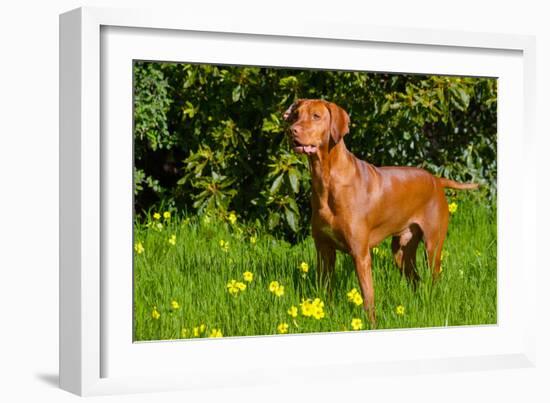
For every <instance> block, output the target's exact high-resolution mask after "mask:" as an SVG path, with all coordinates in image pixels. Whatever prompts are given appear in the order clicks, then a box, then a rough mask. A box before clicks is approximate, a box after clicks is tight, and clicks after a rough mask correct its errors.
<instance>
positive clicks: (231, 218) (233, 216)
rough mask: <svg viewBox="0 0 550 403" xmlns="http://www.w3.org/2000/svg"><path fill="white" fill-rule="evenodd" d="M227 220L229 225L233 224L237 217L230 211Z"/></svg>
mask: <svg viewBox="0 0 550 403" xmlns="http://www.w3.org/2000/svg"><path fill="white" fill-rule="evenodd" d="M227 219H228V220H229V222H230V223H231V224H235V223H236V222H237V215H236V214H235V213H234V212H233V211H232V212H231V213H229V216H228V217H227Z"/></svg>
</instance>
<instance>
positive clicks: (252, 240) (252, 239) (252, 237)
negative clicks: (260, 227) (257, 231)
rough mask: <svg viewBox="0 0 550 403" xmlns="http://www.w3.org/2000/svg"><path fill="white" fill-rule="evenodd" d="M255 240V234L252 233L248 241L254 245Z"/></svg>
mask: <svg viewBox="0 0 550 403" xmlns="http://www.w3.org/2000/svg"><path fill="white" fill-rule="evenodd" d="M256 241H257V239H256V236H255V235H252V236H251V237H250V243H251V244H252V245H255V244H256Z"/></svg>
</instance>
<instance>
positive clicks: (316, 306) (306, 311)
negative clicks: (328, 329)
mask: <svg viewBox="0 0 550 403" xmlns="http://www.w3.org/2000/svg"><path fill="white" fill-rule="evenodd" d="M324 306H325V304H324V302H323V301H321V300H320V299H319V298H315V299H314V300H311V299H309V298H308V299H302V302H301V304H300V308H301V310H302V315H304V316H306V317H313V318H315V319H317V320H319V319H323V318H324V317H325V311H324V310H323V308H324Z"/></svg>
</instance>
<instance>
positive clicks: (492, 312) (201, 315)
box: [134, 198, 497, 341]
mask: <svg viewBox="0 0 550 403" xmlns="http://www.w3.org/2000/svg"><path fill="white" fill-rule="evenodd" d="M454 202H455V204H456V206H457V208H456V211H455V212H454V213H453V214H452V215H451V222H450V226H449V231H448V236H447V241H446V243H445V253H444V259H443V272H442V276H441V279H440V281H439V282H437V283H436V284H435V285H434V284H432V281H431V275H430V273H429V271H428V269H427V267H426V263H425V258H424V249H423V247H420V248H419V252H418V266H419V267H418V271H419V274H420V281H419V282H418V285H417V286H416V287H413V286H412V285H411V284H410V283H409V282H408V281H407V280H406V279H405V278H404V277H403V276H402V275H401V273H400V272H399V271H398V269H397V268H396V267H395V265H394V263H393V258H392V256H391V251H390V247H389V241H388V240H386V241H385V242H384V243H383V244H381V245H379V247H378V248H377V249H376V250H374V251H373V272H374V282H375V292H376V313H377V321H378V324H377V328H378V329H388V328H410V327H426V326H455V325H478V324H494V323H496V319H497V309H496V295H497V284H496V278H497V277H496V266H497V264H496V253H497V252H496V251H497V248H496V214H495V210H494V209H491V208H487V207H485V206H482V205H480V204H479V203H478V202H474V201H472V200H469V199H467V198H465V199H461V200H455V201H454ZM134 239H135V245H134V339H135V340H137V341H140V340H161V339H179V338H194V337H222V336H223V337H229V336H247V335H266V334H278V333H279V334H285V333H308V332H326V331H343V330H346V331H352V330H361V329H363V330H365V329H369V326H370V325H369V321H368V318H367V316H366V315H365V313H364V312H363V308H362V306H361V304H360V303H357V302H358V301H359V298H360V296H359V297H357V296H356V294H355V293H354V292H353V291H352V290H353V289H356V290H359V289H360V288H359V284H358V282H357V278H356V275H355V270H354V267H353V263H352V261H351V258H350V257H349V256H347V255H345V254H340V253H339V254H338V259H337V264H336V271H335V277H334V283H333V292H332V293H331V294H329V293H328V291H327V289H326V288H325V287H322V286H319V285H318V284H317V282H316V281H315V266H316V264H315V262H316V257H315V256H316V255H315V247H314V245H313V241H312V239H311V237H309V238H307V239H305V240H304V241H302V242H300V243H298V244H297V245H293V246H292V245H290V244H288V243H287V242H284V241H282V240H278V239H275V238H273V237H271V236H270V235H269V234H268V233H265V232H262V231H260V230H258V231H257V232H255V233H253V234H251V233H250V232H247V231H242V227H241V223H239V221H238V219H237V216H235V215H233V216H231V218H230V219H227V220H225V221H218V220H214V219H205V218H204V217H197V216H192V217H187V218H185V219H184V218H181V217H180V218H178V217H176V216H175V215H171V216H169V215H165V214H163V212H159V213H158V214H157V215H153V214H152V215H151V217H150V218H149V219H148V220H146V222H144V223H136V224H135V227H134ZM275 283H276V284H275Z"/></svg>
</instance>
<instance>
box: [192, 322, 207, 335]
mask: <svg viewBox="0 0 550 403" xmlns="http://www.w3.org/2000/svg"><path fill="white" fill-rule="evenodd" d="M205 330H206V325H205V324H204V323H201V324H200V325H199V326H196V327H194V328H193V336H195V337H199V336H200V335H202V334H203V333H204V331H205Z"/></svg>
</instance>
